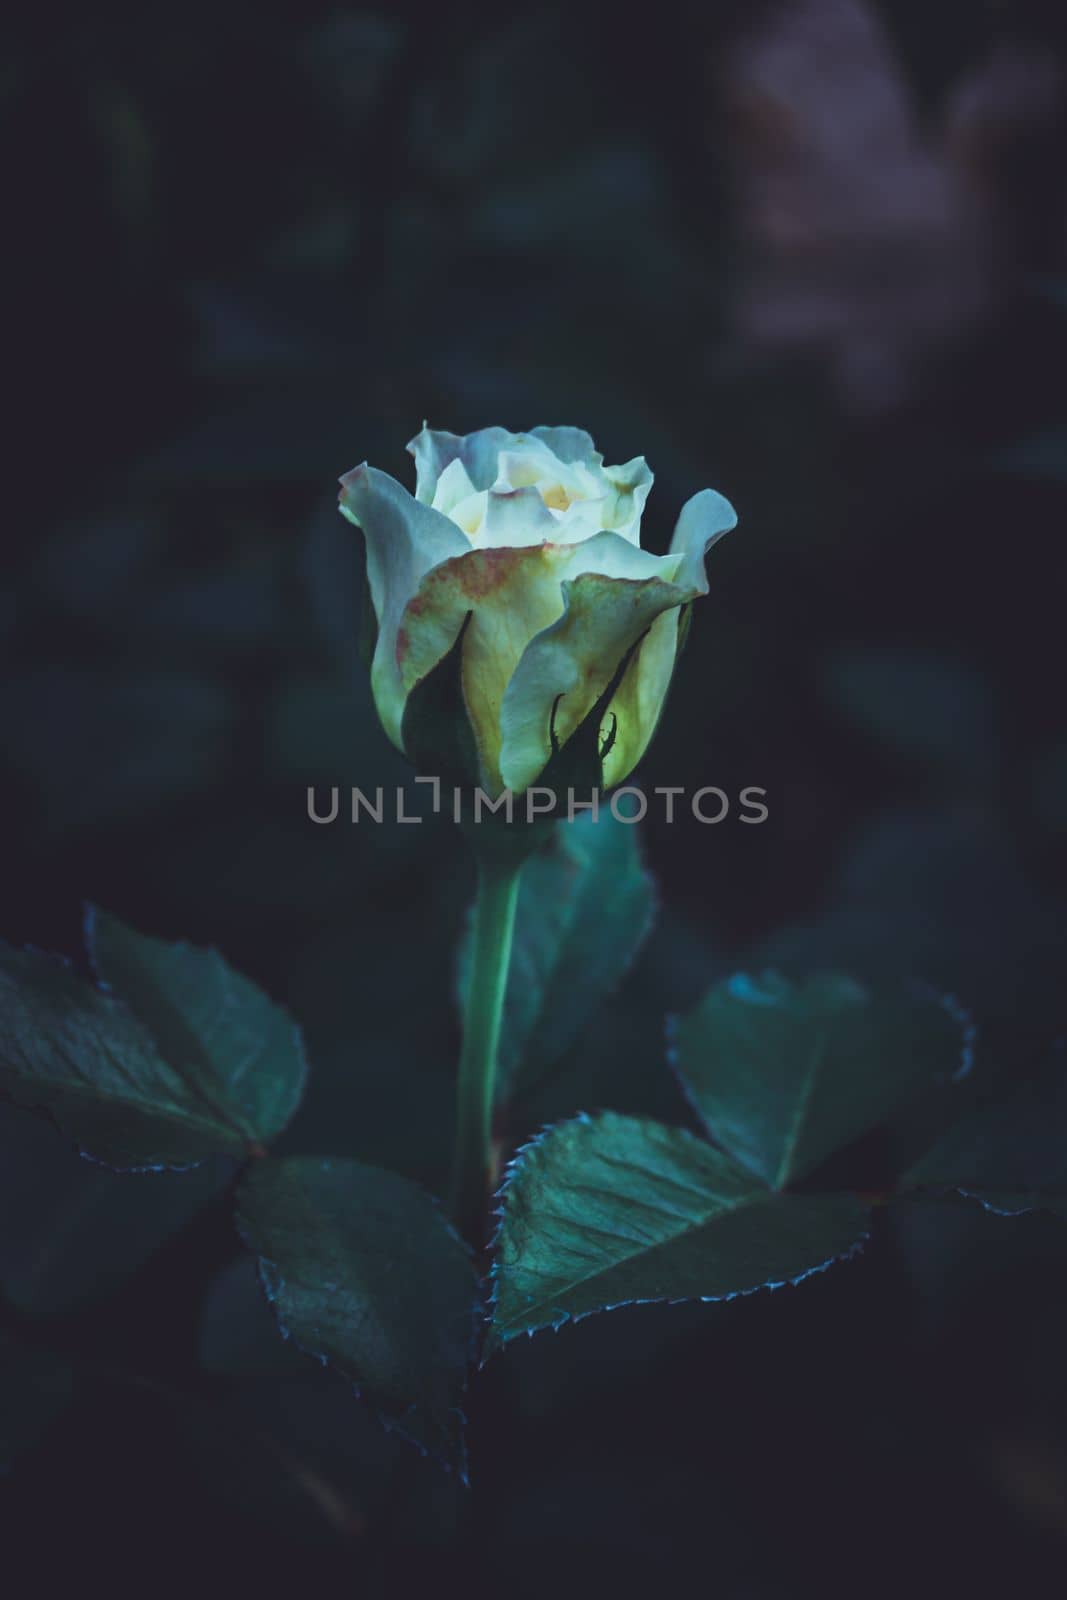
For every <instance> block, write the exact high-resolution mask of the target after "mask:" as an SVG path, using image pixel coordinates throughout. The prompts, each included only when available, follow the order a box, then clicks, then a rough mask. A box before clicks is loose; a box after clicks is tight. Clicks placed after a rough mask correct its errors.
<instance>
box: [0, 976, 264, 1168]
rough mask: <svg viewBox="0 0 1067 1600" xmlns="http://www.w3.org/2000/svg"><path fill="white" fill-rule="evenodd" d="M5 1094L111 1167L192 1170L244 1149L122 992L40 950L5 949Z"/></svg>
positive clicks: (0, 988) (1, 994)
mask: <svg viewBox="0 0 1067 1600" xmlns="http://www.w3.org/2000/svg"><path fill="white" fill-rule="evenodd" d="M0 1092H2V1093H4V1094H6V1095H8V1096H9V1097H10V1098H11V1099H12V1100H14V1101H15V1102H16V1103H17V1104H19V1105H23V1106H29V1107H32V1108H33V1109H35V1110H39V1111H47V1112H49V1113H50V1115H51V1116H52V1117H53V1118H54V1119H55V1121H56V1122H57V1123H58V1124H59V1126H60V1128H61V1129H62V1130H63V1131H64V1133H66V1134H67V1135H68V1136H69V1137H70V1138H72V1139H73V1140H74V1141H75V1143H76V1144H77V1145H78V1147H79V1148H80V1149H81V1150H83V1151H85V1152H86V1153H87V1154H89V1155H91V1156H93V1157H94V1158H95V1159H96V1160H98V1161H103V1162H105V1163H106V1164H107V1165H108V1166H113V1167H121V1168H126V1169H129V1168H135V1169H137V1168H146V1167H181V1166H191V1165H193V1164H194V1163H195V1162H197V1161H200V1160H202V1159H203V1158H204V1157H205V1156H206V1155H208V1154H210V1153H212V1152H223V1153H226V1152H229V1153H231V1154H238V1153H240V1152H241V1151H243V1148H244V1140H243V1138H242V1137H241V1135H240V1133H239V1131H238V1130H237V1129H235V1128H232V1127H229V1126H227V1125H225V1124H220V1122H219V1119H218V1117H217V1116H216V1115H215V1112H214V1109H213V1108H212V1107H211V1106H209V1105H206V1104H205V1103H204V1102H203V1101H202V1100H201V1099H200V1097H199V1096H198V1095H196V1094H195V1093H193V1092H191V1091H190V1088H189V1086H188V1085H187V1084H186V1082H185V1081H184V1080H183V1078H182V1077H181V1074H180V1073H178V1072H176V1071H175V1070H174V1068H173V1067H171V1066H170V1065H168V1063H167V1062H165V1061H164V1060H163V1059H162V1057H161V1056H160V1054H159V1052H158V1050H157V1049H156V1045H155V1041H154V1040H153V1039H152V1038H151V1037H150V1035H149V1034H148V1032H147V1030H146V1029H145V1028H144V1027H142V1026H141V1024H140V1022H138V1021H137V1019H136V1017H134V1016H133V1015H132V1014H131V1013H130V1012H129V1011H127V1010H126V1008H125V1007H124V1006H123V1005H121V1004H120V1003H119V1001H118V1000H116V999H115V998H114V996H113V995H110V994H101V993H100V991H99V990H98V989H94V988H93V986H92V985H91V984H89V983H86V982H85V980H84V979H83V978H79V977H77V976H76V974H75V973H73V972H71V970H70V969H69V968H68V967H66V966H64V965H63V964H62V963H61V962H58V961H54V960H52V958H51V957H49V956H43V955H39V954H37V953H35V952H32V951H18V950H4V951H2V952H0Z"/></svg>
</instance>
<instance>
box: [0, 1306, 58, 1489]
mask: <svg viewBox="0 0 1067 1600" xmlns="http://www.w3.org/2000/svg"><path fill="white" fill-rule="evenodd" d="M73 1392H74V1374H73V1373H72V1371H71V1369H70V1366H69V1364H68V1363H67V1362H66V1361H65V1360H64V1359H63V1357H62V1356H58V1355H53V1354H52V1352H51V1351H49V1350H43V1349H39V1348H37V1347H36V1346H34V1345H29V1344H24V1343H23V1342H22V1341H21V1340H18V1339H13V1338H11V1337H10V1336H9V1335H8V1334H6V1333H0V1472H2V1471H4V1469H6V1468H7V1467H10V1466H11V1464H12V1462H13V1461H14V1460H15V1458H16V1456H18V1455H20V1454H21V1452H22V1451H23V1450H28V1449H30V1448H31V1447H32V1446H33V1445H35V1444H36V1443H37V1441H38V1440H39V1439H40V1437H41V1436H42V1434H44V1433H45V1431H46V1430H47V1429H48V1427H49V1426H50V1425H51V1424H52V1423H53V1422H54V1421H55V1419H56V1418H57V1417H58V1416H59V1415H60V1414H61V1413H62V1412H63V1411H65V1410H66V1407H67V1405H68V1404H69V1402H70V1399H71V1397H72V1395H73Z"/></svg>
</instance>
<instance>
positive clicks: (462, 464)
mask: <svg viewBox="0 0 1067 1600" xmlns="http://www.w3.org/2000/svg"><path fill="white" fill-rule="evenodd" d="M408 450H409V451H410V452H411V454H412V455H413V456H414V457H415V464H416V489H415V496H414V498H413V497H412V496H411V495H410V494H409V493H408V491H407V490H406V489H404V488H403V487H402V486H401V485H400V484H399V483H397V482H396V480H395V479H394V478H391V477H389V476H388V474H386V473H384V472H379V471H378V470H377V469H376V468H373V467H368V466H366V465H363V466H361V467H356V468H355V469H354V470H353V471H352V472H349V473H346V474H345V476H344V477H343V478H342V479H341V502H340V504H341V510H342V512H343V513H344V515H345V516H346V517H347V518H348V519H349V521H350V522H353V523H355V525H356V526H357V527H359V528H361V529H362V530H363V533H364V536H365V538H366V544H367V576H368V581H369V584H370V591H371V599H372V601H373V603H374V610H375V614H376V616H377V619H378V639H377V643H376V646H375V652H374V660H373V664H372V668H371V682H372V687H373V690H374V696H375V702H376V704H377V707H378V713H379V715H380V717H381V719H382V724H383V726H384V727H385V730H386V732H387V733H388V735H389V737H390V738H391V739H392V741H393V743H394V744H396V745H397V746H398V747H399V748H401V749H403V748H404V737H403V722H404V711H405V708H406V706H407V703H408V699H409V696H410V695H411V693H412V690H413V689H414V688H415V686H416V685H417V684H419V683H421V682H422V680H423V679H425V678H426V677H427V675H428V674H429V673H431V672H432V671H433V670H434V668H435V667H437V666H438V665H439V664H440V663H441V662H442V661H443V659H444V658H445V656H447V655H448V653H449V651H450V650H451V649H452V647H453V646H454V645H455V643H456V641H457V639H458V638H459V635H460V632H461V630H463V642H462V646H461V649H462V662H461V671H462V685H463V698H464V702H465V706H466V713H467V715H468V716H469V719H470V723H471V726H472V729H473V732H474V738H475V743H476V747H477V752H478V763H479V771H478V773H477V774H472V778H477V780H478V781H480V782H481V783H482V785H483V786H484V787H485V788H486V789H487V790H488V791H489V792H490V793H491V794H494V795H497V794H499V793H501V792H502V790H504V789H511V790H512V791H513V792H515V793H521V792H522V791H523V790H524V789H526V788H527V787H528V786H529V785H530V784H532V783H534V782H536V780H537V778H538V776H539V775H540V774H541V772H542V771H543V770H544V768H545V766H546V764H547V762H548V761H549V759H550V757H551V756H552V753H553V747H554V746H555V747H556V748H559V747H562V746H563V745H565V744H566V742H567V740H568V739H569V738H571V736H572V735H573V734H574V733H575V731H576V730H577V729H578V728H579V727H580V726H581V725H582V724H583V723H584V722H585V719H586V718H587V717H588V716H589V714H590V712H591V711H592V710H593V709H594V707H595V706H596V705H597V703H598V701H599V700H600V699H601V698H602V696H603V695H604V694H605V693H606V691H607V690H608V689H609V687H610V686H611V684H612V682H613V680H614V679H615V677H616V675H617V674H619V672H620V668H623V664H624V663H625V667H624V670H622V672H621V676H620V678H619V681H618V683H617V685H616V687H615V689H614V693H613V694H612V696H611V700H610V704H609V705H608V706H607V707H606V708H603V719H602V722H601V727H600V729H599V730H598V731H599V735H600V741H601V749H602V751H603V762H602V772H601V774H600V777H601V781H602V783H603V784H604V786H605V787H612V786H614V785H616V784H619V783H622V782H623V780H624V779H625V778H626V777H627V776H628V774H629V773H630V772H632V771H633V768H634V767H635V766H636V764H637V762H638V761H639V760H640V759H641V756H642V755H643V754H644V752H645V749H646V748H647V746H648V742H649V740H650V739H651V737H652V734H653V732H654V731H655V727H656V724H657V722H658V720H659V715H660V711H661V710H662V707H663V702H664V698H665V696H666V693H667V688H668V685H669V683H670V680H671V675H672V673H673V670H674V662H675V658H676V654H677V644H678V628H679V623H680V620H681V617H682V614H683V607H685V606H687V605H688V603H689V602H690V601H692V600H694V599H696V598H697V597H698V596H700V595H703V594H706V593H707V587H708V585H707V578H706V576H705V573H704V556H705V554H706V553H707V551H708V549H709V548H710V547H711V545H712V544H713V543H714V542H715V541H716V540H717V539H719V538H721V536H722V535H723V534H724V533H726V532H728V531H729V529H730V528H732V527H734V525H735V523H736V521H737V518H736V516H735V514H734V511H733V508H732V507H731V506H730V504H729V502H728V501H727V500H725V499H724V498H723V497H722V495H720V494H717V493H716V492H715V491H714V490H713V489H704V490H701V492H700V493H699V494H696V495H694V496H693V498H692V499H691V500H689V501H688V502H687V503H686V505H685V506H684V507H683V508H682V512H681V515H680V516H679V518H678V523H677V526H676V527H675V530H674V536H673V538H672V540H671V547H670V551H669V553H668V554H667V555H665V556H655V555H652V554H651V553H650V552H649V551H647V550H642V549H641V547H640V525H641V512H642V510H643V508H644V504H645V500H646V499H647V496H648V492H649V490H650V488H651V487H652V474H651V472H650V471H649V469H648V466H647V464H646V463H645V461H644V458H643V457H641V456H637V457H635V459H634V460H633V461H629V462H627V463H626V464H625V466H621V467H605V465H604V460H603V457H602V456H601V454H600V452H599V451H598V450H597V449H596V448H595V446H594V444H593V441H592V439H591V438H590V436H589V435H588V434H587V433H585V432H584V431H583V430H582V429H580V428H543V427H542V428H532V429H530V431H529V432H528V433H509V432H508V431H507V430H506V429H505V428H483V429H481V430H480V431H479V432H477V433H472V434H468V435H467V436H466V437H462V438H461V437H458V436H457V435H455V434H451V433H441V432H436V431H434V430H432V429H429V428H425V427H424V428H423V430H422V432H421V433H420V434H419V435H418V436H417V438H415V439H413V440H412V441H411V443H410V444H409V445H408ZM465 623H466V624H467V626H466V628H464V624H465Z"/></svg>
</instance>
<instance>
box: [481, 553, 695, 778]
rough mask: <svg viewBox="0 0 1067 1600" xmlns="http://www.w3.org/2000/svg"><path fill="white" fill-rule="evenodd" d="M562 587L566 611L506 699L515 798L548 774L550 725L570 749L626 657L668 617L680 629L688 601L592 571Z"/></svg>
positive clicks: (671, 588)
mask: <svg viewBox="0 0 1067 1600" xmlns="http://www.w3.org/2000/svg"><path fill="white" fill-rule="evenodd" d="M652 559H653V560H656V558H655V557H653V558H652ZM660 559H661V560H664V561H665V562H669V561H670V559H671V558H670V557H666V558H660ZM668 570H669V569H668ZM563 588H564V594H565V598H566V610H565V611H564V613H563V615H562V616H561V617H560V618H559V620H558V621H557V622H555V623H554V624H553V625H552V626H551V627H550V628H546V630H545V631H544V632H543V633H541V634H538V636H537V638H536V639H534V640H533V641H532V642H531V643H530V645H529V647H528V648H527V650H526V652H525V653H524V655H523V658H522V660H521V661H520V662H519V665H518V667H517V668H516V670H515V675H514V677H513V678H512V680H511V682H510V683H509V684H508V686H507V689H506V691H505V694H504V703H503V709H502V713H501V728H502V732H503V746H502V751H501V757H500V767H501V774H502V777H503V780H504V783H505V785H506V786H507V787H508V788H509V789H513V790H515V791H521V790H523V789H525V788H527V787H528V786H529V785H530V784H531V783H534V782H535V781H536V779H537V776H538V774H539V773H540V772H541V771H542V770H543V768H544V767H545V765H546V763H547V761H548V759H549V757H550V755H551V753H552V740H551V732H550V729H551V728H552V727H553V724H554V729H555V734H556V739H557V741H558V743H559V744H565V743H566V741H567V740H568V739H569V738H570V736H571V734H572V733H574V731H575V729H576V728H577V727H578V725H579V723H581V722H582V721H584V719H585V717H586V716H588V714H589V712H590V711H591V710H592V709H593V707H594V706H595V704H596V702H597V701H598V700H599V698H600V696H601V695H602V694H603V692H604V690H605V689H606V688H607V687H608V684H609V683H610V682H611V679H612V677H613V676H614V673H615V671H616V669H617V668H618V665H619V662H620V661H621V660H622V659H623V657H624V656H625V655H626V652H627V651H628V650H630V649H631V648H632V647H633V646H634V645H635V644H636V643H637V641H638V640H639V639H640V638H641V636H642V634H644V633H645V632H646V630H647V629H648V628H649V627H650V626H655V625H656V619H657V618H661V617H662V615H663V613H664V612H666V613H667V617H666V618H664V619H663V620H665V621H670V620H671V619H672V618H673V620H674V621H675V623H677V616H678V607H679V605H680V604H681V602H682V601H683V600H684V599H685V598H686V594H685V591H684V590H682V589H679V588H678V586H677V585H676V584H674V583H671V582H665V581H664V578H663V577H660V576H654V577H647V578H636V579H635V578H608V577H604V576H603V575H602V574H600V573H597V572H589V573H586V574H584V575H583V576H581V577H577V578H575V579H573V580H572V581H571V582H567V583H565V584H564V585H563ZM643 648H644V646H642V649H643ZM617 698H618V696H617V695H616V696H615V697H614V698H613V699H612V705H611V709H612V711H615V701H616V699H617ZM553 713H554V715H553ZM616 716H618V713H617V712H616ZM617 736H618V730H617V731H616V737H617ZM612 749H614V745H613V746H612ZM610 753H611V752H609V755H610ZM626 770H627V771H629V768H627V769H626Z"/></svg>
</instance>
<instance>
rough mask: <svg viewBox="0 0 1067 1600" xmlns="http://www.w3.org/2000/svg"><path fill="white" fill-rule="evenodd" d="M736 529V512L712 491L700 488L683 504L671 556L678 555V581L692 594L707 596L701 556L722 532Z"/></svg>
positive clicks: (724, 499) (720, 496)
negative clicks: (680, 560) (680, 562)
mask: <svg viewBox="0 0 1067 1600" xmlns="http://www.w3.org/2000/svg"><path fill="white" fill-rule="evenodd" d="M736 527H737V512H736V511H735V510H734V508H733V506H732V505H731V504H730V502H729V500H727V498H726V496H725V495H721V494H718V493H717V492H716V490H714V489H701V491H700V493H699V494H695V495H693V496H692V498H691V499H689V500H687V501H686V502H685V505H684V506H683V507H682V509H681V511H680V512H679V513H678V521H677V522H676V523H675V525H674V533H673V534H672V535H671V554H672V555H680V556H681V558H682V565H681V566H680V567H679V569H678V582H679V583H680V584H681V586H682V588H683V589H691V590H692V592H693V594H694V595H698V594H707V592H708V575H707V573H706V572H705V570H704V557H705V556H706V555H707V553H708V551H709V550H710V549H711V547H712V545H713V544H716V543H718V541H719V540H720V539H721V538H722V536H723V534H724V533H729V531H730V529H731V528H736Z"/></svg>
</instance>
